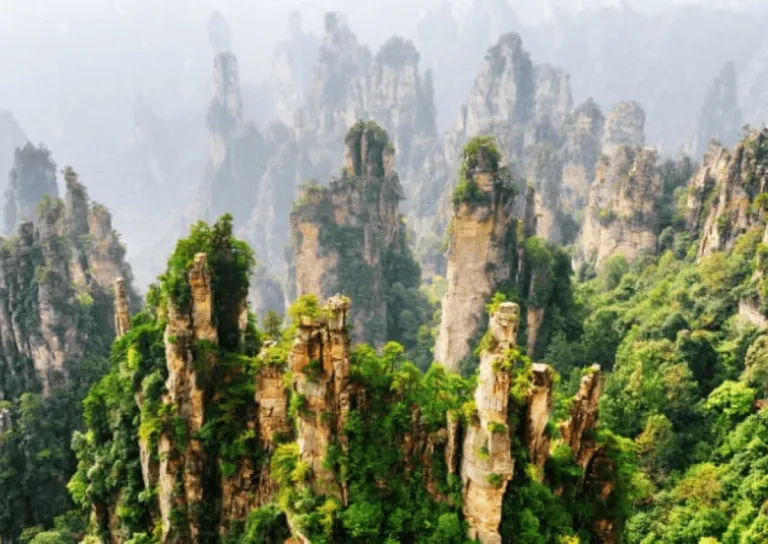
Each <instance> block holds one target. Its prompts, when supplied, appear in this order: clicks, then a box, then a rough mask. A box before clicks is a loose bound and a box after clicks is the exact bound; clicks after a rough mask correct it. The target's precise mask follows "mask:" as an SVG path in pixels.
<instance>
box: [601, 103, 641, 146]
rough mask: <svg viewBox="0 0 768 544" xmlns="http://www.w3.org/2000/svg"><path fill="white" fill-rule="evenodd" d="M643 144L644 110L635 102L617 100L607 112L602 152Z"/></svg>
mask: <svg viewBox="0 0 768 544" xmlns="http://www.w3.org/2000/svg"><path fill="white" fill-rule="evenodd" d="M624 145H628V146H642V145H645V112H644V111H643V108H642V106H640V104H638V103H637V102H634V101H632V102H619V103H618V104H616V105H615V106H614V107H613V109H611V111H610V112H609V113H608V116H607V117H606V119H605V130H604V132H603V141H602V148H603V153H605V154H606V155H612V154H613V153H614V152H615V151H616V148H618V147H620V146H624Z"/></svg>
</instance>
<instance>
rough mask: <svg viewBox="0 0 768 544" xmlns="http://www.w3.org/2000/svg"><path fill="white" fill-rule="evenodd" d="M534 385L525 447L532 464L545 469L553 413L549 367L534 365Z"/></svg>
mask: <svg viewBox="0 0 768 544" xmlns="http://www.w3.org/2000/svg"><path fill="white" fill-rule="evenodd" d="M532 385H533V388H532V390H531V394H530V396H529V398H528V406H527V409H526V420H525V445H526V446H527V447H528V451H529V452H530V454H531V463H532V464H533V465H535V466H536V467H537V468H539V469H543V468H544V464H545V463H546V462H547V458H548V457H549V442H550V437H549V434H548V433H547V425H548V423H549V415H550V413H551V412H552V389H553V387H554V373H553V372H552V369H551V368H550V367H549V365H545V364H541V363H536V364H534V365H533V378H532ZM542 474H543V473H542Z"/></svg>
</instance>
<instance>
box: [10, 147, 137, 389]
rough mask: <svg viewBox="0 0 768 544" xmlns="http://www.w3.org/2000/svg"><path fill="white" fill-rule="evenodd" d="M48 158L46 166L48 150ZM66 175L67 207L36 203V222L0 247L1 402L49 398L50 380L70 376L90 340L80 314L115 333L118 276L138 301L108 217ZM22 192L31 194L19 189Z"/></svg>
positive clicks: (52, 202) (132, 302) (129, 299)
mask: <svg viewBox="0 0 768 544" xmlns="http://www.w3.org/2000/svg"><path fill="white" fill-rule="evenodd" d="M36 151H38V152H39V150H36ZM43 155H44V156H45V158H46V161H49V157H48V153H47V151H46V152H45V153H43ZM47 164H52V163H49V162H48V163H47ZM45 172H46V175H47V170H46V171H45ZM37 173H38V174H39V173H41V171H39V170H38V171H37ZM65 177H66V180H67V194H66V203H65V202H63V201H61V200H59V199H57V198H51V197H48V198H44V199H43V200H42V201H41V203H40V204H39V206H37V212H36V215H35V218H36V221H35V223H33V222H31V221H23V222H21V223H20V224H19V226H18V229H17V230H16V234H15V235H14V236H13V237H11V238H8V239H6V240H4V241H3V243H2V249H0V269H1V270H2V272H1V273H0V286H2V298H3V304H2V307H3V308H4V309H3V311H2V312H0V336H1V337H2V351H1V352H0V353H1V354H0V397H4V398H6V399H11V398H14V397H15V396H16V395H17V394H19V393H20V392H22V391H30V390H36V389H37V387H38V385H39V386H41V387H42V390H43V393H47V392H48V388H49V383H50V382H51V380H52V379H53V378H54V377H55V376H56V375H57V374H62V373H63V374H66V364H67V363H69V362H73V361H76V360H77V359H78V357H80V356H81V355H82V354H83V350H84V348H85V345H86V344H87V342H88V341H89V332H88V331H87V328H86V326H85V323H84V320H83V319H80V317H79V316H82V315H84V314H87V313H91V315H92V316H93V317H94V318H96V320H97V323H103V324H105V327H107V329H111V330H112V333H111V334H116V333H118V330H117V328H116V324H115V320H114V316H115V314H114V303H115V295H116V293H115V290H114V285H115V282H116V281H117V279H118V278H125V282H126V283H125V285H124V287H125V294H126V302H127V304H128V305H129V306H133V305H135V303H136V301H137V297H136V295H135V293H134V292H133V290H132V288H131V287H130V282H131V271H130V267H129V266H128V265H127V263H126V262H125V260H124V255H125V250H124V248H123V247H122V246H121V245H120V244H119V241H118V235H117V233H115V232H114V231H113V230H112V229H111V224H110V222H109V221H110V216H109V212H108V211H107V210H106V208H104V207H103V206H101V205H99V204H91V203H90V201H89V199H88V195H87V192H86V190H85V188H84V187H83V186H82V185H81V184H80V183H79V182H78V181H77V176H76V174H74V172H73V171H72V170H71V169H69V168H68V169H67V170H66V176H65ZM16 179H17V182H16V183H22V182H24V181H25V180H28V181H30V183H32V184H33V186H34V187H38V182H39V179H30V178H27V177H19V178H16ZM54 184H55V180H54ZM54 186H55V185H54ZM17 193H18V194H26V195H29V194H31V192H30V191H29V190H27V189H26V188H24V187H23V186H20V185H18V186H17ZM91 341H93V342H98V341H100V340H99V339H96V338H93V339H91ZM19 362H21V364H19Z"/></svg>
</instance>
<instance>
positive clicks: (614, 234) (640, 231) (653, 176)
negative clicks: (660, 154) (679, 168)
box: [576, 146, 662, 268]
mask: <svg viewBox="0 0 768 544" xmlns="http://www.w3.org/2000/svg"><path fill="white" fill-rule="evenodd" d="M661 191H662V182H661V175H660V173H659V171H658V169H657V165H656V152H655V151H654V150H652V149H644V148H640V147H630V146H620V147H617V148H616V149H615V151H614V153H613V155H611V156H610V157H606V156H603V157H602V158H601V160H600V162H599V163H598V166H597V179H596V180H595V183H594V185H593V186H592V188H591V190H590V197H589V204H588V206H587V209H586V212H585V218H584V225H583V227H582V231H581V235H580V238H579V242H578V247H579V252H580V253H579V256H578V258H577V261H576V262H577V264H579V263H585V262H586V263H591V264H593V265H594V266H595V267H597V268H599V267H600V266H601V265H602V264H603V263H604V262H605V261H606V260H607V259H609V258H610V257H611V256H613V255H623V256H624V257H625V258H626V259H627V260H628V261H632V260H634V259H635V258H636V257H637V256H638V255H640V254H641V253H643V252H645V253H655V252H656V238H657V236H658V232H659V230H658V223H659V211H658V202H659V197H660V194H661Z"/></svg>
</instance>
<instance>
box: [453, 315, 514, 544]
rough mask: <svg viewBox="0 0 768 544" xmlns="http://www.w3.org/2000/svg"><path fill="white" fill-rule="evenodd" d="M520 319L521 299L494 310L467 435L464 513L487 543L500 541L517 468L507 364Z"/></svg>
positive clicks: (472, 531) (472, 532) (463, 465)
mask: <svg viewBox="0 0 768 544" xmlns="http://www.w3.org/2000/svg"><path fill="white" fill-rule="evenodd" d="M519 324H520V308H519V307H518V306H517V304H513V303H509V302H505V303H503V304H501V305H500V306H499V308H498V309H496V311H495V312H493V314H492V315H491V319H490V324H489V333H488V334H490V336H491V341H490V342H489V344H490V347H489V348H488V349H486V350H485V351H484V352H483V353H482V354H481V357H480V376H479V378H478V385H477V389H476V390H475V404H476V406H477V417H476V420H475V421H473V422H472V423H470V424H469V425H468V427H467V429H466V433H465V436H464V446H463V451H462V459H461V480H462V482H463V484H464V489H463V494H464V500H463V509H464V517H465V518H466V520H467V522H468V523H469V535H468V536H469V538H471V539H477V540H479V541H480V542H481V543H483V544H501V535H500V534H499V524H500V523H501V506H502V502H503V500H504V492H505V491H506V488H507V484H508V483H509V481H510V480H511V479H512V475H513V470H514V459H513V458H512V446H511V440H510V435H511V432H510V430H509V428H508V426H507V409H508V404H509V388H510V382H511V369H506V368H504V364H505V363H506V362H507V361H506V357H507V354H506V351H507V350H508V349H510V348H512V347H514V346H515V344H516V342H515V337H516V335H517V329H518V327H519Z"/></svg>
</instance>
